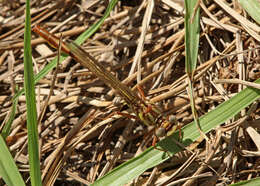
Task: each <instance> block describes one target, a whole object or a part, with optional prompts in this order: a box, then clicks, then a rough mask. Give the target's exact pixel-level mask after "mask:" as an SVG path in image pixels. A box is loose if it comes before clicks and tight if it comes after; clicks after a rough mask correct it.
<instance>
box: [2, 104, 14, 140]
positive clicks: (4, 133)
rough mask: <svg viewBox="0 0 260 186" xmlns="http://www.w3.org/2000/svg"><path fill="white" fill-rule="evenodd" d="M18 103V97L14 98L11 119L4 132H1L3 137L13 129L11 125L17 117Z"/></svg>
mask: <svg viewBox="0 0 260 186" xmlns="http://www.w3.org/2000/svg"><path fill="white" fill-rule="evenodd" d="M17 103H18V99H14V100H13V104H12V108H11V113H10V116H9V119H8V121H7V122H6V124H5V126H4V128H3V130H2V132H1V135H2V137H3V138H4V139H5V138H6V137H7V136H8V135H9V133H10V131H11V126H12V123H13V121H14V118H15V113H16V106H17Z"/></svg>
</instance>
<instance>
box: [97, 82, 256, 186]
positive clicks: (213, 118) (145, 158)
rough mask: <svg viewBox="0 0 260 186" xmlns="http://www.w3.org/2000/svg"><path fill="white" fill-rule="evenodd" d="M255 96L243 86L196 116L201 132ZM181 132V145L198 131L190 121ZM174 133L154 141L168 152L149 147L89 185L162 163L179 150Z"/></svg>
mask: <svg viewBox="0 0 260 186" xmlns="http://www.w3.org/2000/svg"><path fill="white" fill-rule="evenodd" d="M256 83H260V79H258V80H257V81H256ZM259 97H260V90H258V89H254V88H246V89H244V90H243V91H241V92H240V93H238V94H237V95H235V96H234V97H232V98H231V99H229V100H228V101H225V102H224V103H222V104H220V105H219V106H218V107H217V108H216V109H214V110H212V111H210V112H209V113H207V114H205V115H204V116H202V117H200V118H199V122H200V124H201V129H202V131H203V132H205V133H207V132H209V131H210V130H212V129H214V128H215V127H217V126H218V125H220V124H222V123H223V122H225V121H226V120H228V119H230V118H232V117H234V116H235V115H236V114H238V113H239V112H240V111H241V110H242V109H244V108H246V107H247V106H248V105H250V104H251V103H252V102H254V101H255V100H256V99H258V98H259ZM181 131H182V139H181V140H179V141H180V142H181V143H182V144H183V145H185V146H188V145H190V144H191V143H192V142H194V141H195V140H197V139H198V138H199V137H200V133H199V131H198V130H197V127H196V125H195V124H194V122H192V123H189V124H188V125H186V126H185V127H183V128H182V130H181ZM178 133H179V131H176V132H175V133H174V134H173V135H171V136H169V137H167V138H165V139H164V140H162V141H160V142H159V143H158V148H162V149H165V150H167V151H168V153H165V152H163V151H161V150H157V149H154V148H153V147H151V148H149V149H147V150H146V151H145V152H144V153H142V154H141V155H139V156H138V157H136V158H133V159H131V160H130V161H128V162H126V163H124V164H122V165H120V166H119V167H117V168H115V169H113V170H112V171H111V172H109V173H108V174H106V175H105V176H103V177H102V178H100V179H99V180H97V181H96V182H95V183H94V184H93V185H123V184H126V183H128V182H130V181H131V180H133V179H134V178H136V177H137V176H139V175H140V174H142V173H143V172H144V171H146V170H147V169H149V168H151V167H154V166H156V165H158V164H160V163H162V162H164V161H165V160H167V159H168V158H169V157H168V154H172V155H173V154H175V153H177V152H180V151H181V149H180V147H179V146H178V145H176V144H175V143H174V142H173V138H174V139H175V140H176V139H178V136H179V134H178Z"/></svg>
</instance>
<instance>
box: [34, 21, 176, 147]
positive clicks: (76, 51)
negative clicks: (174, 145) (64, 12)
mask: <svg viewBox="0 0 260 186" xmlns="http://www.w3.org/2000/svg"><path fill="white" fill-rule="evenodd" d="M32 31H33V32H35V33H37V34H38V35H39V36H41V37H42V38H43V39H44V40H46V41H47V42H48V43H49V44H50V45H51V46H52V47H54V48H56V49H57V48H59V47H60V49H61V51H62V52H64V53H66V54H68V55H69V56H71V57H72V58H73V59H74V60H75V61H77V62H79V63H80V64H81V65H82V66H84V67H86V68H87V69H89V70H90V71H91V72H92V73H93V74H95V75H96V76H97V77H98V78H99V79H100V80H102V81H103V82H104V83H105V84H106V85H108V86H109V87H111V88H113V89H114V90H115V91H116V93H118V94H119V95H120V96H121V97H122V98H123V99H124V101H125V102H126V103H127V105H128V106H129V108H130V109H131V110H132V112H133V113H134V114H135V116H136V117H137V119H139V120H140V121H142V123H144V124H145V125H146V126H153V129H154V131H155V136H156V138H157V139H158V138H160V137H164V136H165V135H166V131H167V130H168V128H169V126H171V122H170V119H169V118H167V117H166V116H164V115H163V114H162V111H161V109H160V108H159V107H158V106H156V105H155V104H152V103H149V102H148V101H147V100H144V99H142V98H141V97H140V96H138V95H137V94H136V93H135V92H134V91H132V90H131V89H130V88H129V87H128V86H126V85H125V84H123V83H121V82H120V81H119V79H117V78H116V77H115V76H114V75H113V74H112V73H111V72H110V71H108V70H107V69H106V68H104V67H103V66H102V65H101V64H100V63H98V61H97V60H96V59H95V58H94V57H92V56H91V54H89V53H88V52H86V51H85V50H84V49H83V48H82V47H80V46H79V45H77V44H76V43H74V42H66V41H61V42H60V38H59V37H57V36H55V35H54V34H51V33H49V32H48V31H47V30H46V29H44V28H43V27H41V26H39V25H36V26H35V27H33V28H32ZM154 141H155V140H154ZM155 143H156V142H153V146H155Z"/></svg>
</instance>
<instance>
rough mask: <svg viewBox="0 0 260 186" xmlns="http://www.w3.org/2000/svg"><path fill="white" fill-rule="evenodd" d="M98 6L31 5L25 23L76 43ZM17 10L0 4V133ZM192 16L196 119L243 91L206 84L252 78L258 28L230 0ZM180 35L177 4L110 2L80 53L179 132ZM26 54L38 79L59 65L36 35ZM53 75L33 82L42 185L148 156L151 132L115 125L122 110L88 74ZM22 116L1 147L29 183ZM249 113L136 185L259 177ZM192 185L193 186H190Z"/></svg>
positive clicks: (182, 111)
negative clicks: (197, 32)
mask: <svg viewBox="0 0 260 186" xmlns="http://www.w3.org/2000/svg"><path fill="white" fill-rule="evenodd" d="M107 3H108V2H107V1H96V0H92V1H83V0H82V1H70V0H65V1H48V0H46V1H32V4H31V7H32V8H31V13H32V25H35V24H42V25H44V27H45V28H46V29H48V30H49V31H51V32H54V33H62V36H63V38H64V39H71V40H74V39H75V38H77V36H78V35H79V34H80V33H82V32H83V31H85V30H86V29H87V28H88V27H90V26H91V25H92V24H94V23H95V22H96V21H97V20H99V19H100V18H101V17H102V15H103V13H104V11H105V9H106V7H107V5H108V4H107ZM24 9H25V6H24V4H23V3H22V2H20V1H12V2H11V3H10V2H5V3H3V4H2V5H1V11H0V22H1V25H0V30H1V35H0V51H1V53H0V54H1V57H0V64H1V67H0V68H1V71H0V81H1V84H0V89H1V91H0V103H1V104H0V110H1V112H0V119H1V123H2V125H1V127H2V126H3V125H4V124H5V123H6V121H7V119H8V117H9V112H10V108H11V105H12V102H11V98H12V97H13V96H14V95H15V93H16V86H18V87H19V88H22V87H23V29H24ZM200 15H201V22H200V26H201V37H200V46H199V62H198V67H197V73H196V76H195V79H196V86H195V88H196V98H195V101H196V108H197V110H198V113H199V116H202V115H204V114H206V113H208V112H209V111H210V110H212V109H214V108H215V107H216V106H217V105H218V104H220V103H222V102H224V101H225V100H228V99H229V98H230V97H232V95H234V94H236V93H237V92H240V91H241V90H242V89H243V88H245V87H244V86H242V85H241V84H239V85H237V84H228V83H224V84H216V83H215V82H214V80H216V79H235V78H236V79H241V80H246V81H254V80H256V79H258V78H259V77H260V63H259V50H257V49H258V48H259V41H260V37H259V35H258V33H259V32H260V27H259V25H258V24H257V23H255V22H254V20H252V19H251V18H250V17H249V16H248V15H247V14H246V12H244V11H243V9H242V8H241V7H240V6H239V4H238V3H237V1H235V0H233V1H225V2H224V1H223V0H214V1H209V2H207V4H204V3H203V2H201V13H200ZM184 34H185V32H184V8H183V3H182V1H174V0H161V1H155V4H154V6H151V2H150V1H119V2H118V4H117V6H116V8H115V9H114V10H113V11H112V13H111V16H110V17H109V18H108V19H106V20H105V22H104V24H103V25H102V26H101V27H100V28H99V30H98V31H97V32H96V33H95V34H94V35H93V36H92V37H91V38H90V39H88V40H87V42H85V43H84V44H83V45H82V46H83V47H84V48H85V50H86V51H88V52H89V53H91V55H92V56H94V57H95V58H96V59H97V60H98V61H99V62H100V63H102V65H104V66H105V67H106V68H107V69H109V70H110V71H111V72H112V73H113V74H114V75H115V76H116V77H118V79H119V80H120V81H122V82H123V83H125V84H127V85H129V86H130V87H133V90H134V91H137V90H136V86H135V85H136V84H137V82H138V84H140V85H141V86H142V88H143V91H144V95H145V97H146V99H147V100H149V101H150V102H152V103H156V104H158V106H160V107H161V108H162V109H163V110H164V113H165V114H167V115H170V114H173V115H175V116H176V118H177V120H178V123H179V124H180V125H182V126H184V125H185V124H187V123H190V122H191V121H192V120H193V117H192V114H191V109H190V102H189V99H188V95H187V91H186V88H187V82H186V73H185V52H184V49H185V48H184ZM32 51H33V57H34V58H33V62H34V65H35V66H34V67H35V68H34V70H35V74H37V73H39V72H40V71H41V70H42V69H43V68H44V67H46V65H47V64H48V63H50V62H51V60H52V59H53V58H54V57H56V55H57V50H55V49H52V48H50V47H49V46H48V45H47V44H46V43H45V42H44V40H43V39H41V38H39V37H38V36H36V35H35V34H33V35H32ZM230 54H232V55H230ZM55 73H56V72H55V70H53V71H51V72H49V73H48V74H47V75H46V76H44V78H42V79H40V80H39V82H38V83H37V86H36V87H37V88H36V90H35V91H36V95H37V109H38V114H39V115H43V117H42V120H41V122H40V124H39V136H40V149H41V150H40V152H41V167H42V175H43V180H44V183H45V184H47V183H51V182H52V181H53V182H55V180H56V177H55V176H56V174H57V176H58V177H57V180H56V183H60V182H62V183H67V184H72V183H75V185H79V184H78V183H79V182H81V183H84V184H88V183H91V182H94V181H95V180H96V179H97V178H99V177H101V176H102V175H104V174H106V173H107V172H108V171H110V170H111V169H112V168H115V167H116V166H118V165H120V164H121V163H123V162H125V161H127V160H129V159H130V158H133V157H134V156H136V155H137V154H140V153H141V152H142V151H143V150H145V148H146V147H149V146H151V143H152V137H151V134H149V132H148V130H149V129H147V128H146V127H145V126H144V125H143V124H142V123H141V122H139V121H136V120H131V119H130V118H127V117H122V115H118V114H117V111H122V110H124V108H123V107H124V106H123V105H122V104H120V103H119V106H118V102H117V103H115V101H114V100H115V96H116V95H117V94H116V92H115V91H113V90H111V89H110V88H109V87H108V86H106V85H105V84H104V83H103V82H102V81H101V80H99V79H97V78H96V77H95V75H93V74H92V73H91V72H89V71H88V70H87V69H84V68H83V67H82V66H80V65H79V64H78V63H76V62H75V61H73V60H72V59H71V58H67V59H66V60H65V61H63V62H62V63H60V64H59V66H58V69H57V75H56V76H55V75H54V74H55ZM54 77H55V79H54V80H53V78H54ZM53 81H55V84H54V85H53V83H52V82H53ZM52 89H53V93H51V92H52ZM50 93H51V94H50ZM48 96H50V98H49V101H48V104H47V107H46V110H45V109H43V108H44V105H45V102H46V99H47V97H48ZM120 102H122V100H121V101H120ZM25 108H26V107H25V96H24V95H21V96H20V97H19V102H18V106H17V113H16V117H15V120H14V122H13V124H12V130H11V134H10V135H9V136H8V138H7V144H8V145H9V148H10V150H11V151H12V153H13V155H14V157H15V160H16V162H17V165H18V166H19V170H20V171H21V172H22V174H23V176H24V179H25V180H26V179H27V178H28V156H27V150H26V149H27V136H26V135H27V130H26V109H25ZM250 109H252V112H251V115H245V113H246V111H242V112H241V116H240V118H242V119H239V118H236V119H235V118H234V119H232V120H229V121H227V122H226V123H223V125H222V126H220V127H218V128H216V129H215V130H214V131H212V132H211V133H210V134H208V137H209V138H210V140H211V143H210V144H208V143H205V142H204V141H203V142H201V143H200V144H199V145H198V146H196V147H194V148H193V150H192V151H193V156H191V153H190V152H188V151H187V152H186V151H184V152H183V153H181V154H178V155H177V156H174V157H173V158H171V159H170V160H168V161H166V162H164V163H163V164H161V165H160V166H158V167H156V168H154V169H153V170H148V171H147V172H145V173H143V174H142V175H141V176H140V177H139V178H138V179H137V180H136V181H135V183H136V184H137V185H142V184H145V183H146V184H148V185H152V184H155V185H160V184H163V185H164V184H166V181H168V179H169V178H171V179H170V182H174V183H176V184H177V183H179V184H184V183H185V184H186V185H189V184H197V185H206V184H208V185H215V184H230V183H234V182H239V181H242V180H248V179H251V178H255V177H257V176H258V174H259V173H258V172H259V166H258V160H259V159H258V156H259V150H260V147H259V137H260V136H259V133H258V131H259V130H258V128H259V111H260V110H259V104H258V103H255V104H254V105H253V106H252V107H250ZM127 111H128V110H127ZM129 112H130V110H129ZM130 114H131V112H130ZM220 117H221V116H220ZM258 147H259V148H258ZM190 157H191V158H190ZM182 165H185V166H182ZM180 167H181V171H180ZM54 172H55V173H54ZM193 177H196V178H197V179H195V180H192V181H195V182H193V183H192V182H190V181H191V178H193Z"/></svg>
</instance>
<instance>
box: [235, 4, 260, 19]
mask: <svg viewBox="0 0 260 186" xmlns="http://www.w3.org/2000/svg"><path fill="white" fill-rule="evenodd" d="M238 2H239V3H240V4H241V6H242V7H243V8H244V9H245V10H246V12H247V13H248V14H249V15H250V16H251V17H252V18H253V19H254V20H255V21H256V22H257V23H258V24H260V2H259V1H258V0H238Z"/></svg>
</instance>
